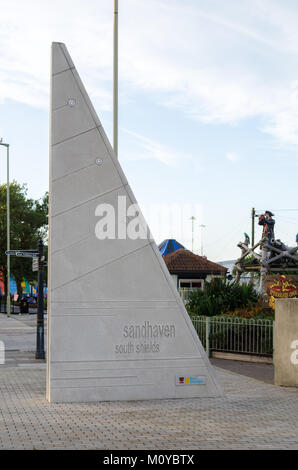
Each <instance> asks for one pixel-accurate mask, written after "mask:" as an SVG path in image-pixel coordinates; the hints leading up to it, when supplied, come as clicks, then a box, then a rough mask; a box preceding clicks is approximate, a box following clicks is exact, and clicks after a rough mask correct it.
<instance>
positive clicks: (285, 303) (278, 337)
mask: <svg viewBox="0 0 298 470" xmlns="http://www.w3.org/2000/svg"><path fill="white" fill-rule="evenodd" d="M274 368H275V377H274V380H275V384H276V385H284V386H288V387H298V299H297V298H296V299H276V307H275V328H274Z"/></svg>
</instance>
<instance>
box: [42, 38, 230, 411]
mask: <svg viewBox="0 0 298 470" xmlns="http://www.w3.org/2000/svg"><path fill="white" fill-rule="evenodd" d="M51 104H52V106H51V150H50V154H51V155H50V232H49V299H48V300H49V320H48V322H49V323H48V370H47V398H48V400H49V401H51V402H79V401H100V400H138V399H151V398H184V397H185V398H189V397H214V396H219V395H220V394H221V391H220V387H219V386H218V384H217V382H216V379H215V375H214V373H213V370H212V367H211V365H210V363H209V360H208V359H207V357H206V355H205V352H204V349H203V347H202V345H201V343H200V341H199V338H198V336H197V334H196V332H195V329H194V328H193V325H192V322H191V320H190V319H189V316H188V314H187V312H186V310H185V308H184V305H183V303H182V301H181V299H180V296H179V294H178V292H177V289H176V287H175V286H174V283H173V281H172V278H171V276H170V274H169V272H168V270H167V268H166V266H165V263H164V261H163V259H162V257H161V255H160V253H159V251H158V248H157V247H156V245H155V243H154V241H153V240H152V239H151V237H150V236H149V235H148V234H147V232H146V225H145V223H144V221H143V220H141V219H140V217H139V218H138V219H137V217H136V212H135V210H136V208H135V206H132V204H135V203H136V201H135V198H134V196H133V193H132V191H131V189H130V187H129V185H128V183H127V180H126V178H125V175H124V174H123V171H122V169H121V167H120V165H119V162H118V160H117V159H116V157H115V154H114V152H113V149H112V147H111V145H110V143H109V141H108V139H107V137H106V134H105V132H104V130H103V128H102V125H101V123H100V121H99V119H98V117H97V115H96V112H95V110H94V108H93V106H92V104H91V102H90V99H89V97H88V95H87V93H86V91H85V89H84V86H83V84H82V82H81V80H80V77H79V75H78V73H77V71H76V69H75V67H74V65H73V62H72V60H71V58H70V56H69V54H68V52H67V49H66V47H65V46H64V44H61V43H53V46H52V94H51ZM124 206H126V208H127V209H128V213H129V215H130V217H128V218H126V217H125V212H123V211H124V209H123V208H124ZM113 211H114V213H115V220H116V226H115V227H114V228H113V226H112V225H109V224H108V223H107V224H106V223H103V222H107V221H108V219H107V217H108V214H109V216H111V217H112V216H113ZM112 218H113V217H112ZM136 220H139V222H140V220H141V222H140V223H139V225H138V229H139V232H140V235H141V236H139V237H136V236H135V235H134V234H136V232H137V230H134V229H136ZM108 227H109V228H108ZM106 230H108V233H107V234H104V235H103V233H102V232H103V231H106ZM106 236H107V238H105V237H106ZM133 238H134V239H133Z"/></svg>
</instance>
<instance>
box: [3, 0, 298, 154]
mask: <svg viewBox="0 0 298 470" xmlns="http://www.w3.org/2000/svg"><path fill="white" fill-rule="evenodd" d="M0 10H1V12H2V16H3V17H5V22H2V25H1V30H0V56H1V61H0V101H3V100H5V99H14V100H17V101H19V102H22V103H26V104H31V105H32V106H36V107H46V106H48V89H49V47H50V43H51V42H52V41H62V42H65V43H66V44H67V46H68V48H69V49H70V52H71V54H72V56H73V58H74V60H75V63H76V64H77V66H78V68H79V69H80V72H81V74H82V77H83V80H84V81H85V82H86V85H87V87H88V90H90V94H91V95H92V98H93V100H94V101H95V105H96V107H97V108H98V109H100V110H110V109H111V102H112V100H111V77H112V2H111V1H110V0H98V1H97V2H94V1H92V0H84V1H83V0H63V2H61V1H60V0H59V1H58V0H51V1H50V0H43V1H42V2H41V1H40V0H26V2H20V1H19V0H0ZM297 22H298V8H296V7H295V6H293V3H292V2H291V1H289V0H284V1H283V2H279V1H277V0H242V1H241V2H235V1H234V0H225V1H224V2H223V1H222V0H200V2H197V1H196V0H184V1H183V2H181V1H180V0H147V1H146V2H140V1H139V0H126V1H125V2H123V3H120V15H119V28H120V29H119V37H120V44H119V48H120V49H119V57H120V59H119V60H120V63H119V66H120V67H119V70H120V92H121V96H122V97H124V98H123V99H126V98H127V99H134V96H135V93H136V91H140V90H141V91H143V92H145V93H147V94H149V93H150V94H154V96H153V99H154V100H155V101H156V102H158V103H159V104H161V105H164V106H170V107H172V108H175V109H177V110H179V111H180V112H183V113H185V114H187V115H189V116H190V117H191V118H193V119H196V120H200V121H203V122H206V123H229V124H234V123H237V122H238V121H239V120H242V119H246V118H253V117H258V118H261V119H262V122H263V123H264V124H263V126H262V130H263V131H264V132H266V133H270V134H271V135H272V136H274V137H275V138H276V139H278V140H279V141H280V142H282V143H286V144H294V145H297V144H298V113H297V109H298V106H297V100H296V89H295V86H296V85H295V84H297V79H298V64H297V61H296V55H297V53H298V30H297ZM85 77H86V79H85ZM293 87H294V88H293ZM143 145H145V143H144V142H143ZM146 145H147V147H148V146H149V143H147V144H146ZM151 150H152V148H151ZM146 151H148V148H147V149H146ZM153 153H154V154H155V155H157V156H158V155H161V154H163V157H162V158H165V160H167V161H171V158H172V157H169V156H165V155H166V152H165V151H161V150H158V148H157V147H155V148H154V152H153Z"/></svg>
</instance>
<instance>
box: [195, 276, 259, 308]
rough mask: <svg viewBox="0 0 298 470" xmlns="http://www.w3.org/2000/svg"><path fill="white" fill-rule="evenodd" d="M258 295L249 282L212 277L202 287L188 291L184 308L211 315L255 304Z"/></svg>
mask: <svg viewBox="0 0 298 470" xmlns="http://www.w3.org/2000/svg"><path fill="white" fill-rule="evenodd" d="M259 298H260V296H259V294H258V293H257V291H256V290H255V289H254V287H253V286H251V285H249V284H238V283H232V284H231V283H229V282H228V281H226V280H225V279H221V278H214V279H212V280H211V281H210V282H205V284H204V289H203V290H202V291H201V290H195V291H193V292H191V293H190V295H189V299H188V301H187V304H186V308H187V310H188V312H189V313H190V314H191V315H205V316H208V317H212V316H214V315H220V314H223V313H227V312H231V311H234V310H236V309H239V308H243V307H250V306H254V305H256V304H257V302H258V300H259Z"/></svg>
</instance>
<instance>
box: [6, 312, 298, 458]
mask: <svg viewBox="0 0 298 470" xmlns="http://www.w3.org/2000/svg"><path fill="white" fill-rule="evenodd" d="M30 317H31V316H29V318H28V319H26V318H24V319H22V320H20V319H15V318H10V319H8V318H7V317H6V316H4V315H0V336H2V337H3V336H4V335H6V337H7V341H8V344H9V345H10V347H12V343H13V342H11V338H12V337H13V333H15V334H16V335H17V336H19V341H18V344H17V346H20V345H21V346H22V347H23V348H24V350H13V349H8V350H7V351H6V361H5V364H4V365H0V449H105V450H110V449H112V450H113V449H115V450H116V449H119V450H125V449H127V450H134V449H149V450H164V449H167V450H181V449H182V450H191V449H198V450H203V449H211V450H216V449H219V450H220V449H295V450H297V449H298V389H297V388H285V387H277V386H274V385H272V384H268V383H264V382H262V381H260V380H255V379H254V378H251V377H245V376H243V375H240V374H239V373H238V372H239V371H241V365H239V364H238V365H236V366H234V367H235V368H236V370H235V368H234V371H231V370H224V369H222V368H218V367H216V368H215V372H216V375H217V378H218V381H219V383H220V384H221V386H222V387H223V391H224V396H223V397H222V398H204V399H202V398H201V399H196V398H193V399H176V400H175V399H171V400H146V401H130V402H124V401H123V402H120V401H119V402H96V403H68V404H52V403H51V404H50V403H48V402H47V401H46V398H45V393H46V386H45V379H46V371H45V361H41V360H39V361H37V360H35V357H34V350H35V327H34V326H30V325H29V326H28V323H27V322H29V323H30V322H31V319H30ZM5 328H7V329H6V330H5ZM28 328H31V330H32V333H31V334H32V335H34V340H33V339H32V338H31V337H30V330H28ZM9 331H11V332H12V335H11V336H10V335H9ZM28 332H29V333H28ZM0 339H1V338H0ZM33 346H34V347H33ZM30 347H32V348H33V349H32V350H31V351H30V350H29V349H30ZM223 362H226V361H222V360H221V361H220V362H218V361H217V364H220V366H221V367H222V363H223ZM230 367H231V366H230ZM266 367H268V366H267V365H266ZM242 370H243V369H242ZM236 372H237V373H236ZM258 373H259V372H258ZM258 378H259V379H260V377H258Z"/></svg>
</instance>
